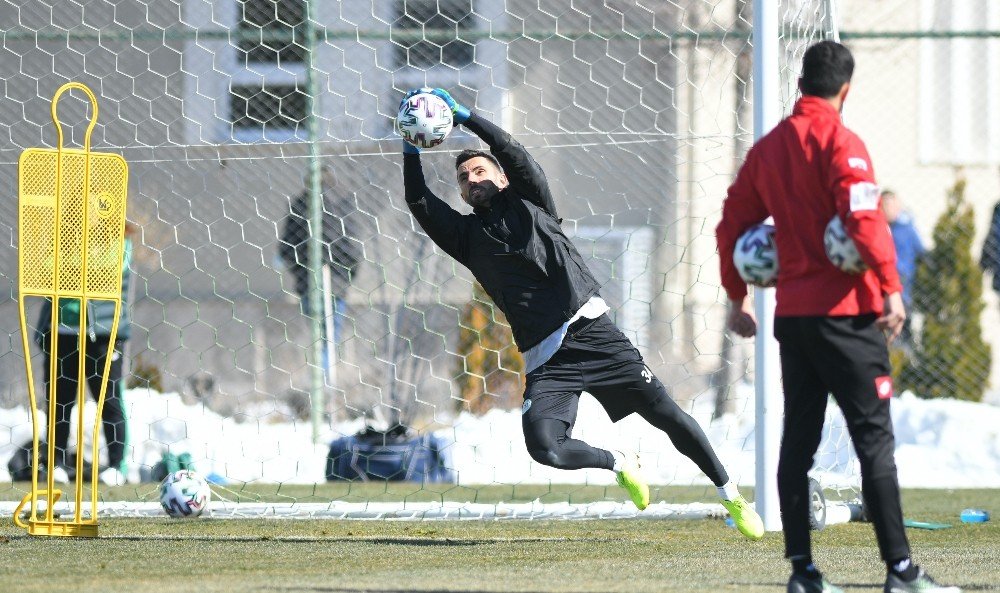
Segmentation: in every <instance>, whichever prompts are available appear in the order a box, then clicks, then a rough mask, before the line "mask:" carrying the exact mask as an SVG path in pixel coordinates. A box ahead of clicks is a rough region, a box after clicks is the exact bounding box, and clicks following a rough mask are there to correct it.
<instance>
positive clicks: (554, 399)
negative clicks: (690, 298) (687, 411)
mask: <svg viewBox="0 0 1000 593" xmlns="http://www.w3.org/2000/svg"><path fill="white" fill-rule="evenodd" d="M583 391H586V392H587V393H590V394H591V395H592V396H594V398H595V399H597V401H598V402H600V404H601V405H602V406H603V407H604V409H605V410H606V411H607V413H608V416H610V417H611V420H612V421H613V422H618V421H619V420H621V419H622V418H625V417H626V416H628V415H629V414H631V413H633V412H635V411H637V410H640V409H643V408H645V407H646V406H648V405H650V404H655V403H656V402H658V401H659V400H660V399H662V398H665V397H668V396H667V390H666V388H665V387H664V386H663V384H662V383H660V381H659V379H657V378H656V377H655V376H654V375H653V373H652V371H650V370H649V367H647V366H646V363H645V362H643V360H642V356H641V355H640V354H639V351H638V350H636V348H635V346H633V345H632V342H631V341H629V339H628V338H627V337H626V336H625V334H623V333H622V332H621V330H619V329H618V327H617V326H615V324H614V322H612V321H611V319H610V318H609V317H608V316H607V315H602V316H601V317H599V318H597V319H592V320H591V319H581V320H579V321H577V322H576V323H574V324H573V325H572V326H570V329H569V331H568V332H567V334H566V337H565V338H564V339H563V343H562V346H561V347H560V348H559V350H558V351H557V352H556V353H555V354H554V355H553V356H552V358H550V359H549V360H548V361H547V362H546V363H545V364H543V365H542V366H540V367H538V368H537V369H535V370H533V371H531V372H530V373H528V376H527V380H526V385H525V390H524V407H522V414H523V416H524V420H525V421H527V422H534V421H535V420H541V419H557V420H563V421H565V422H566V423H568V424H569V425H570V426H572V425H573V423H574V422H575V420H576V413H577V409H578V407H579V402H580V394H581V393H582V392H583Z"/></svg>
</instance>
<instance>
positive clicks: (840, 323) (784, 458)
mask: <svg viewBox="0 0 1000 593" xmlns="http://www.w3.org/2000/svg"><path fill="white" fill-rule="evenodd" d="M774 335H775V337H776V338H777V340H778V343H779V344H780V346H781V372H782V381H783V383H784V391H785V419H784V432H783V434H782V439H781V453H780V457H779V461H778V497H779V502H780V506H781V517H782V524H783V530H784V532H785V554H786V556H798V555H806V554H810V553H811V548H810V540H809V486H808V477H807V472H808V471H809V470H810V469H811V468H812V465H813V459H814V456H815V453H816V449H817V448H818V447H819V443H820V437H821V435H822V432H823V420H824V418H825V413H826V404H827V399H828V397H827V396H828V394H832V395H833V398H834V399H835V400H836V402H837V405H838V406H840V409H841V411H842V412H843V413H844V418H845V420H846V421H847V428H848V431H849V432H850V435H851V441H852V442H853V443H854V449H855V451H856V452H857V455H858V460H859V461H860V462H861V491H862V495H863V496H864V498H865V503H866V506H867V509H868V514H869V517H870V518H871V521H872V523H873V524H874V527H875V535H876V537H877V539H878V545H879V550H880V552H881V555H882V559H883V560H886V561H890V560H895V559H899V558H903V557H905V556H908V555H909V553H910V545H909V542H908V541H907V539H906V532H905V530H904V528H903V512H902V508H901V505H900V496H899V482H898V480H897V478H896V462H895V458H894V456H893V451H894V447H895V439H894V437H893V432H892V418H891V417H890V415H889V401H890V398H891V396H892V383H891V380H890V379H889V375H890V367H889V353H888V349H887V347H886V342H885V337H884V336H883V335H882V332H881V331H879V329H878V327H876V325H875V315H863V316H857V317H778V318H775V320H774Z"/></svg>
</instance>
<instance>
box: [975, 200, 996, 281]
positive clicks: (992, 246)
mask: <svg viewBox="0 0 1000 593" xmlns="http://www.w3.org/2000/svg"><path fill="white" fill-rule="evenodd" d="M979 267H980V268H982V269H983V271H984V272H989V273H990V274H992V275H993V290H994V291H996V292H997V293H998V294H1000V202H997V203H996V205H995V206H993V217H992V218H991V219H990V229H989V230H988V231H987V232H986V240H985V241H984V242H983V253H982V255H981V256H980V258H979Z"/></svg>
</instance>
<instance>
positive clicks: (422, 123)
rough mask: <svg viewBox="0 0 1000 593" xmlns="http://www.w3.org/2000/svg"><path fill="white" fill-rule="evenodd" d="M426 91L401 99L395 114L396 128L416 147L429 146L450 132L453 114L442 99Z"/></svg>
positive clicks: (435, 144)
mask: <svg viewBox="0 0 1000 593" xmlns="http://www.w3.org/2000/svg"><path fill="white" fill-rule="evenodd" d="M421 90H423V89H421ZM426 90H427V91H428V92H426V93H424V92H421V93H417V94H416V95H413V96H412V97H408V98H406V99H404V100H403V102H402V103H401V104H400V105H399V115H397V116H396V130H397V131H398V132H399V135H400V136H402V137H403V140H406V141H407V142H409V143H410V144H412V145H414V146H416V147H417V148H431V147H434V146H437V145H438V144H441V143H442V142H444V139H445V138H447V137H448V134H450V133H451V128H452V127H453V125H454V116H453V115H452V113H451V108H450V107H448V104H447V103H445V102H444V99H442V98H441V97H438V96H437V95H433V94H431V93H430V92H429V91H430V89H426Z"/></svg>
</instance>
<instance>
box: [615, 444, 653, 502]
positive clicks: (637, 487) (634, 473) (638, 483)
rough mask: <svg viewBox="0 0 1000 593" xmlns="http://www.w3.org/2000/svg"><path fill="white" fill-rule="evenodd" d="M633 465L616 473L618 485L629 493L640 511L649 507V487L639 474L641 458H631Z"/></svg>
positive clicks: (628, 465)
mask: <svg viewBox="0 0 1000 593" xmlns="http://www.w3.org/2000/svg"><path fill="white" fill-rule="evenodd" d="M631 458H632V460H633V463H628V464H627V465H626V466H625V467H624V468H622V470H621V471H617V472H615V476H616V477H617V478H618V485H619V486H621V487H622V488H624V489H625V491H626V492H628V495H629V497H631V498H632V502H634V503H635V507H636V508H637V509H639V510H640V511H642V510H645V509H646V507H648V506H649V485H648V484H646V480H644V479H643V478H642V474H640V473H639V456H638V455H632V456H631Z"/></svg>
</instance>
